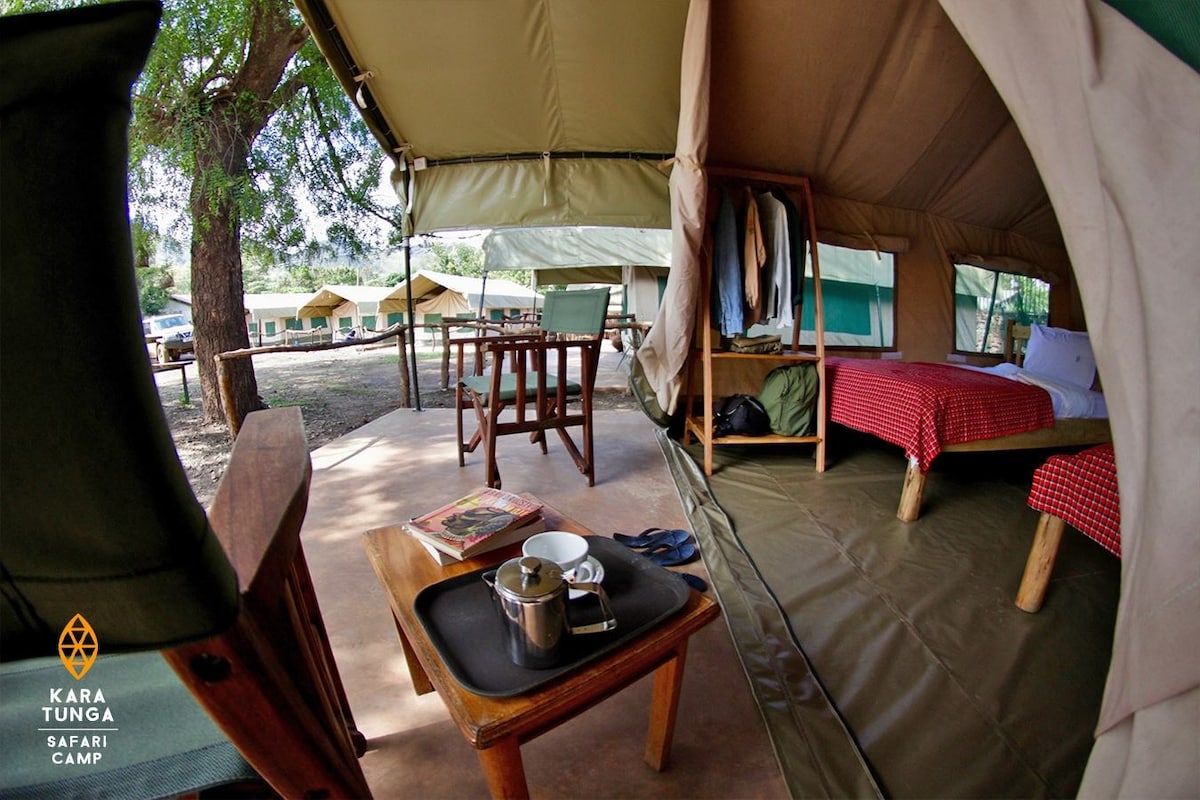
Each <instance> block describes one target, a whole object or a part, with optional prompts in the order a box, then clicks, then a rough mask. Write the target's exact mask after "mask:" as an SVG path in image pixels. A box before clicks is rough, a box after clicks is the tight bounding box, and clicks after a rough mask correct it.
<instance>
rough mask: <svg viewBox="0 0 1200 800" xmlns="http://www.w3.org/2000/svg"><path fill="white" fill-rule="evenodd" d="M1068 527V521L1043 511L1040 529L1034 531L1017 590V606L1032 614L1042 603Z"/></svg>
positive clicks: (1039, 523) (1038, 527)
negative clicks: (1060, 544)
mask: <svg viewBox="0 0 1200 800" xmlns="http://www.w3.org/2000/svg"><path fill="white" fill-rule="evenodd" d="M1065 527H1066V523H1065V522H1063V521H1062V520H1061V519H1059V518H1058V517H1056V516H1054V515H1053V514H1047V513H1045V512H1042V516H1041V518H1040V519H1039V520H1038V526H1037V533H1035V534H1034V535H1033V546H1032V547H1030V548H1029V559H1028V560H1027V561H1026V562H1025V574H1024V576H1022V578H1021V588H1019V589H1018V590H1017V608H1019V609H1021V610H1022V611H1028V612H1029V613H1030V614H1032V613H1033V612H1035V611H1037V610H1038V609H1039V608H1041V607H1042V600H1043V599H1045V597H1046V586H1047V585H1048V584H1049V583H1050V573H1051V572H1053V571H1054V560H1055V558H1057V556H1058V545H1059V543H1060V542H1062V537H1063V529H1064V528H1065Z"/></svg>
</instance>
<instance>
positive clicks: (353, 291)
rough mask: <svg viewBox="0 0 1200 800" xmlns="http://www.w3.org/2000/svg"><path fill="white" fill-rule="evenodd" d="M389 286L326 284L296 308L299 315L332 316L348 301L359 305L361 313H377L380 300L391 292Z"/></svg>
mask: <svg viewBox="0 0 1200 800" xmlns="http://www.w3.org/2000/svg"><path fill="white" fill-rule="evenodd" d="M391 291H392V290H391V288H390V287H388V286H346V285H340V284H326V285H325V286H322V287H321V288H320V289H318V290H317V291H315V292H313V293H312V294H311V295H309V296H308V297H306V298H305V300H304V302H303V303H302V304H301V305H300V307H299V308H298V309H297V310H296V316H298V317H330V316H333V313H334V311H335V310H336V309H337V308H338V307H339V306H342V305H345V304H346V303H347V302H349V303H353V304H354V305H356V306H358V311H359V313H361V314H375V313H378V311H379V301H380V300H382V299H383V298H384V297H387V295H388V294H389V293H390V292H391Z"/></svg>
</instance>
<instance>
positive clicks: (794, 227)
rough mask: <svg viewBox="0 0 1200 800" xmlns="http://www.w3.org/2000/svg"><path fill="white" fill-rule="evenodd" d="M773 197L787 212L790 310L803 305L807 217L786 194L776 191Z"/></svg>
mask: <svg viewBox="0 0 1200 800" xmlns="http://www.w3.org/2000/svg"><path fill="white" fill-rule="evenodd" d="M775 197H776V198H777V199H778V200H779V202H781V203H783V207H784V210H786V211H787V222H788V247H789V249H790V252H791V258H792V309H793V313H794V311H795V308H796V307H798V306H800V307H802V306H803V303H804V272H805V264H806V263H807V262H806V261H805V249H806V245H807V243H808V217H806V216H805V215H803V214H801V213H800V210H799V209H798V208H796V204H795V203H793V202H792V198H791V197H789V196H788V194H787V192H785V191H783V190H781V189H776V190H775Z"/></svg>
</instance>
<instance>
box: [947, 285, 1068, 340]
mask: <svg viewBox="0 0 1200 800" xmlns="http://www.w3.org/2000/svg"><path fill="white" fill-rule="evenodd" d="M1049 318H1050V284H1048V283H1046V282H1045V281H1043V280H1039V279H1038V278H1031V277H1029V276H1027V275H1017V274H1015V273H1011V272H1000V271H997V270H991V269H984V268H983V267H976V266H973V265H971V264H955V265H954V349H955V350H959V351H961V352H966V353H993V354H1000V353H1003V352H1004V331H1005V328H1006V327H1007V325H1008V321H1009V320H1010V319H1011V320H1014V321H1016V323H1017V324H1019V325H1032V324H1039V325H1045V324H1046V322H1047V321H1048V320H1049Z"/></svg>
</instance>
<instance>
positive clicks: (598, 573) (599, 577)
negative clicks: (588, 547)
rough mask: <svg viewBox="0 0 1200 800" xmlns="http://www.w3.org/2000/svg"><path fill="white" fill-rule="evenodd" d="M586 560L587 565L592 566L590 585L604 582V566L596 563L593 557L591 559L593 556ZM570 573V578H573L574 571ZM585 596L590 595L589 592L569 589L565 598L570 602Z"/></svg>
mask: <svg viewBox="0 0 1200 800" xmlns="http://www.w3.org/2000/svg"><path fill="white" fill-rule="evenodd" d="M587 560H588V563H589V564H591V565H592V574H593V576H594V577H593V578H592V583H600V582H601V581H603V580H604V565H603V564H601V563H600V562H599V561H597V560H596V559H595V557H593V556H588V557H587ZM571 572H572V577H574V570H572V571H571ZM569 582H570V580H568V583H569ZM585 594H590V592H584V591H580V590H579V589H569V590H568V591H567V596H568V597H569V598H570V599H572V600H574V599H576V598H578V597H583V596H584V595H585Z"/></svg>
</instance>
